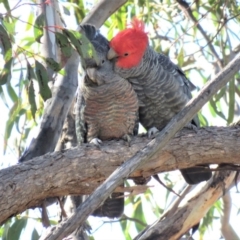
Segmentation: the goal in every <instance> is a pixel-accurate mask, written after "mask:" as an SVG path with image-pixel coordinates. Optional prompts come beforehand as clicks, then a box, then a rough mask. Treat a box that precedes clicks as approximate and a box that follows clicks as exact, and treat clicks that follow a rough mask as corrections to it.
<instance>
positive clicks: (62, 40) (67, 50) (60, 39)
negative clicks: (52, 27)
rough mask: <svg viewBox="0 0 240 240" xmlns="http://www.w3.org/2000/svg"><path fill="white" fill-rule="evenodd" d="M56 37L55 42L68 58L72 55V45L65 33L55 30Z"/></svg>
mask: <svg viewBox="0 0 240 240" xmlns="http://www.w3.org/2000/svg"><path fill="white" fill-rule="evenodd" d="M55 36H56V39H57V41H56V42H57V44H58V46H59V47H60V49H61V51H62V53H63V55H64V57H67V58H69V57H70V56H71V55H72V47H71V45H70V43H69V41H68V38H67V36H66V35H64V34H62V33H60V32H56V33H55Z"/></svg>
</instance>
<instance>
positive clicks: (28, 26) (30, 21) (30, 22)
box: [26, 12, 35, 31]
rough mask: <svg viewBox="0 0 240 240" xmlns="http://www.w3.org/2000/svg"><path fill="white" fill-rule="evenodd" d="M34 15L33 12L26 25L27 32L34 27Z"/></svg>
mask: <svg viewBox="0 0 240 240" xmlns="http://www.w3.org/2000/svg"><path fill="white" fill-rule="evenodd" d="M34 17H35V16H34V14H33V13H32V12H30V14H29V17H28V20H27V24H26V31H28V30H30V29H31V27H32V26H33V19H34Z"/></svg>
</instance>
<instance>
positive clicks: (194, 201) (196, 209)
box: [134, 171, 236, 240]
mask: <svg viewBox="0 0 240 240" xmlns="http://www.w3.org/2000/svg"><path fill="white" fill-rule="evenodd" d="M235 174H236V173H235V172H231V171H222V172H219V173H217V174H215V175H214V177H213V178H212V179H211V180H210V181H209V182H208V183H207V184H205V186H203V187H202V188H201V189H199V188H198V189H197V192H196V191H193V192H191V195H190V196H187V197H186V198H184V199H183V201H182V204H181V205H180V206H179V207H178V209H177V211H176V212H175V214H174V215H173V216H171V217H170V218H165V219H164V220H160V221H157V222H155V223H154V224H152V225H151V226H150V227H149V228H148V229H147V230H146V231H145V232H143V233H141V234H139V235H138V236H137V237H136V238H134V240H145V239H153V240H155V239H156V240H161V239H169V240H174V239H179V238H180V237H181V236H182V235H183V234H184V233H186V232H187V231H188V230H189V229H190V228H191V227H193V226H195V225H196V224H197V223H199V221H200V219H202V218H203V217H204V216H205V215H206V213H207V212H208V210H209V208H210V207H211V206H212V205H213V203H214V202H216V201H217V200H218V199H219V198H220V197H221V196H222V195H223V194H224V193H225V191H226V190H227V189H228V188H229V187H230V186H231V183H232V181H233V179H234V177H235Z"/></svg>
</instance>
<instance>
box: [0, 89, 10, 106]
mask: <svg viewBox="0 0 240 240" xmlns="http://www.w3.org/2000/svg"><path fill="white" fill-rule="evenodd" d="M0 97H1V99H2V101H3V103H4V104H5V106H6V107H8V104H7V100H6V97H5V94H4V92H3V88H2V87H1V86H0Z"/></svg>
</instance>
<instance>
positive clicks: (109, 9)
mask: <svg viewBox="0 0 240 240" xmlns="http://www.w3.org/2000/svg"><path fill="white" fill-rule="evenodd" d="M126 2H127V0H118V1H109V0H100V1H98V3H97V4H96V5H95V6H94V7H93V8H92V9H91V11H90V12H89V13H88V15H87V16H86V17H85V18H84V19H83V21H82V24H84V23H91V24H93V25H94V26H95V27H96V28H100V27H101V26H102V24H103V23H104V22H105V21H106V20H107V19H108V18H109V17H110V16H111V15H112V14H113V13H114V12H115V11H117V10H118V8H120V7H121V6H122V5H123V4H124V3H126Z"/></svg>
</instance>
